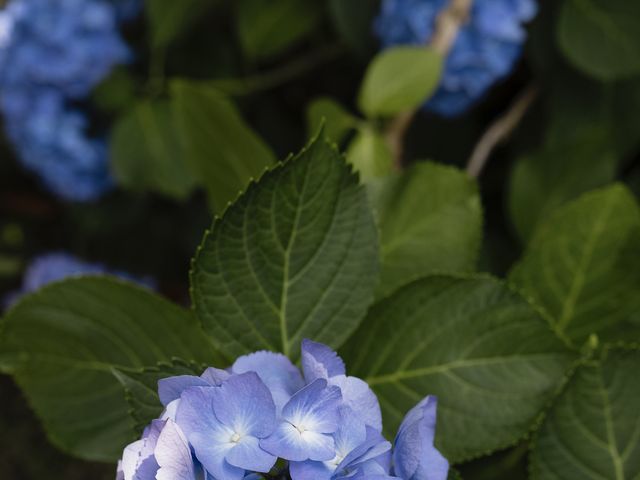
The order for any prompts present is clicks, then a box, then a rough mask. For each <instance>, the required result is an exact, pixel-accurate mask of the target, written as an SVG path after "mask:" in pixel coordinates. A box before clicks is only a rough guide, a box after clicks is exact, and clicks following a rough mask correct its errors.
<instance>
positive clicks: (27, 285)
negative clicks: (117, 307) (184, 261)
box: [5, 252, 155, 306]
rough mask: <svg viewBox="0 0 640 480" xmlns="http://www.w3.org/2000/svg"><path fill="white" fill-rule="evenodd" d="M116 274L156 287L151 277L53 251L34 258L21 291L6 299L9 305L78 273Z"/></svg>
mask: <svg viewBox="0 0 640 480" xmlns="http://www.w3.org/2000/svg"><path fill="white" fill-rule="evenodd" d="M100 274H111V275H116V276H118V277H120V278H123V279H125V280H131V281H134V282H136V283H138V284H141V285H144V286H146V287H149V288H155V282H154V281H153V280H152V279H150V278H136V277H134V276H132V275H129V274H128V273H125V272H120V271H114V270H110V269H108V268H107V267H105V266H104V265H101V264H99V263H88V262H84V261H82V260H80V259H78V258H76V257H74V256H73V255H69V254H67V253H64V252H53V253H47V254H43V255H40V256H38V257H36V258H34V259H33V260H32V261H31V263H30V264H29V266H28V267H27V269H26V270H25V273H24V276H23V279H22V287H21V289H20V291H18V292H14V293H11V294H9V296H8V297H7V298H6V299H5V303H6V305H7V306H9V305H11V304H13V303H15V302H16V301H17V300H18V299H20V297H22V296H23V295H26V294H28V293H32V292H35V291H37V290H39V289H40V288H42V287H44V286H45V285H48V284H50V283H53V282H56V281H58V280H63V279H65V278H69V277H74V276H78V275H100Z"/></svg>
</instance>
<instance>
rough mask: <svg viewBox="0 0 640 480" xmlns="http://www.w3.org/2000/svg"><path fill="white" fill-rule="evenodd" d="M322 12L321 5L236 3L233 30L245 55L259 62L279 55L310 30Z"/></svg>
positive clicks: (295, 0) (260, 0)
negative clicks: (234, 29)
mask: <svg viewBox="0 0 640 480" xmlns="http://www.w3.org/2000/svg"><path fill="white" fill-rule="evenodd" d="M322 11H323V9H322V3H321V2H307V1H305V0H238V2H237V19H236V20H237V25H236V28H237V31H238V35H239V37H240V43H241V44H242V48H243V50H244V52H245V54H246V55H247V57H249V58H250V59H253V60H261V59H264V58H268V57H271V56H274V55H277V54H279V53H281V52H282V51H284V50H286V49H287V48H289V47H290V46H291V45H293V44H295V43H296V42H298V41H300V40H301V39H303V38H304V37H305V36H306V35H308V34H309V33H310V32H311V31H313V29H314V28H315V27H316V26H317V25H318V23H319V21H320V20H321V18H322ZM285 26H286V28H283V27H285Z"/></svg>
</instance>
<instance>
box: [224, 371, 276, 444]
mask: <svg viewBox="0 0 640 480" xmlns="http://www.w3.org/2000/svg"><path fill="white" fill-rule="evenodd" d="M212 390H213V392H212V394H211V395H212V396H211V398H212V400H213V409H214V412H215V416H216V418H217V419H218V420H220V422H222V423H223V424H225V425H226V426H227V427H229V428H231V429H232V430H233V431H234V432H235V433H237V434H238V435H239V436H240V437H244V436H246V435H250V436H254V437H257V438H264V437H267V436H269V435H271V433H272V432H273V430H274V429H275V427H276V406H275V404H274V403H273V398H272V396H271V392H270V391H269V389H268V388H267V386H266V385H265V384H264V383H263V382H262V380H260V377H259V376H258V375H257V374H256V373H254V372H249V373H243V374H241V375H234V376H232V377H230V378H229V379H228V380H227V381H226V382H224V383H223V384H222V385H221V386H220V387H217V388H212Z"/></svg>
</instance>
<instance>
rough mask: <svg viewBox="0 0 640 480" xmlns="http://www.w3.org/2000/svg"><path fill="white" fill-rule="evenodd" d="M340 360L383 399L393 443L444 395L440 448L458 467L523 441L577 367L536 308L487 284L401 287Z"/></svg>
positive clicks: (435, 282) (455, 281)
mask: <svg viewBox="0 0 640 480" xmlns="http://www.w3.org/2000/svg"><path fill="white" fill-rule="evenodd" d="M343 355H344V358H345V361H346V364H347V365H348V366H349V368H350V374H353V375H357V376H359V377H362V378H364V379H365V380H366V381H367V382H368V383H369V385H371V386H372V387H373V389H374V390H375V392H376V393H377V394H378V398H379V399H380V402H381V405H382V409H383V413H384V421H385V430H386V431H387V432H388V433H389V434H390V435H393V432H395V431H396V428H397V427H398V425H399V423H400V421H401V420H402V418H403V416H404V415H405V414H406V412H407V411H408V410H409V409H410V408H411V407H413V406H414V405H415V404H416V403H417V402H419V401H420V400H421V399H422V398H424V397H425V396H427V395H430V394H433V395H437V396H438V398H439V403H438V429H437V435H436V442H437V444H438V445H439V447H440V448H441V449H442V451H443V453H444V454H445V456H446V457H447V458H449V460H451V461H453V462H461V461H464V460H467V459H470V458H474V457H477V456H480V455H484V454H486V453H488V452H491V451H494V450H497V449H500V448H504V447H507V446H509V445H511V444H513V443H515V442H516V441H517V440H518V439H520V438H522V437H523V436H525V435H526V434H527V432H529V430H530V428H531V426H532V424H533V423H534V421H535V420H536V418H537V417H538V415H539V414H540V412H541V411H542V409H543V407H544V406H545V404H546V403H547V402H548V401H549V399H550V398H552V396H553V395H554V393H555V392H556V389H557V387H558V386H559V383H560V381H561V379H562V378H563V376H564V374H565V371H566V369H567V367H568V366H569V364H570V362H571V361H572V358H573V357H572V355H571V354H570V353H569V352H568V349H567V347H566V346H565V345H564V344H563V343H562V342H561V341H560V340H558V339H557V337H556V336H555V335H554V334H553V332H552V331H551V330H550V329H549V326H548V324H547V323H546V322H545V321H544V320H543V319H542V318H541V317H540V316H539V315H538V313H537V312H536V311H535V309H534V308H532V307H531V305H529V304H528V303H527V302H526V301H525V300H524V299H523V298H521V297H520V296H518V295H517V294H515V293H514V292H512V291H511V290H509V289H508V288H507V287H506V286H505V285H504V284H503V283H501V282H500V281H498V280H494V279H492V278H489V277H481V276H479V277H452V276H432V277H427V278H424V279H422V280H418V281H416V282H414V283H412V284H410V285H407V286H405V287H403V288H402V289H400V290H399V291H398V292H396V293H395V294H394V295H392V296H391V297H389V298H387V299H385V300H383V301H382V302H380V303H379V304H378V305H377V306H375V307H374V308H373V309H372V310H371V311H370V313H369V315H368V317H367V318H366V319H365V321H364V322H363V323H362V325H361V327H360V328H359V329H358V330H357V332H356V333H355V334H354V335H353V337H352V338H351V339H350V341H349V343H348V344H347V345H346V346H345V347H344V351H343Z"/></svg>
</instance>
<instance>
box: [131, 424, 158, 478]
mask: <svg viewBox="0 0 640 480" xmlns="http://www.w3.org/2000/svg"><path fill="white" fill-rule="evenodd" d="M163 427H164V422H163V421H160V420H154V421H153V422H151V424H150V425H149V426H148V427H147V428H145V430H144V432H143V434H142V438H141V439H140V440H138V441H136V442H133V443H132V444H130V445H128V446H127V447H126V448H125V449H124V452H123V454H122V472H123V475H124V480H154V479H155V476H156V472H157V471H158V462H157V461H156V458H155V455H154V450H155V448H156V443H157V442H158V437H159V436H160V432H161V431H162V428H163Z"/></svg>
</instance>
